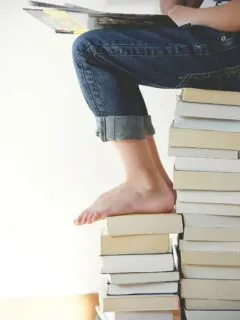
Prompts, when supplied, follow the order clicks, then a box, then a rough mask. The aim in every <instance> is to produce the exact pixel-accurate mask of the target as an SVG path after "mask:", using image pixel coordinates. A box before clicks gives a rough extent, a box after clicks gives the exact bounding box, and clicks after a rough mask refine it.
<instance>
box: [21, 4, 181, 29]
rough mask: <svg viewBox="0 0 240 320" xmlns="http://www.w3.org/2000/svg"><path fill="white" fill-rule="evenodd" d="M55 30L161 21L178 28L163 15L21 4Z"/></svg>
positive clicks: (137, 24)
mask: <svg viewBox="0 0 240 320" xmlns="http://www.w3.org/2000/svg"><path fill="white" fill-rule="evenodd" d="M23 10H24V11H25V12H27V13H28V14H30V15H32V16H33V17H35V18H36V19H38V20H39V21H41V22H42V23H44V24H45V25H47V26H48V27H50V28H52V29H53V30H55V32H56V33H64V34H82V33H84V32H86V31H87V30H92V29H102V28H113V27H118V28H119V27H147V26H154V25H163V26H165V27H169V28H178V26H177V25H176V23H175V22H174V21H173V20H172V19H171V18H170V17H169V16H167V15H160V14H135V13H132V14H126V13H116V12H104V11H100V10H92V9H91V8H85V7H82V6H79V5H76V4H71V3H66V4H63V5H57V4H54V3H47V2H42V1H30V6H29V7H27V8H23Z"/></svg>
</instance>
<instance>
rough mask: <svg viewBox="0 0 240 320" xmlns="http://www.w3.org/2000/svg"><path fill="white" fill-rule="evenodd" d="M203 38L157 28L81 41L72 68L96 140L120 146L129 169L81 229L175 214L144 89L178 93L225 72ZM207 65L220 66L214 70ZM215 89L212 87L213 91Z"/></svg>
mask: <svg viewBox="0 0 240 320" xmlns="http://www.w3.org/2000/svg"><path fill="white" fill-rule="evenodd" d="M203 31H204V32H205V33H206V32H207V31H206V30H205V29H203ZM208 31H209V30H208ZM208 36H209V39H207V37H206V39H205V40H208V41H209V43H211V41H212V40H213V36H214V37H215V36H216V34H215V33H214V34H211V35H208ZM199 38H201V39H200V40H199V39H198V37H196V39H195V38H194V36H193V33H192V32H189V30H185V29H181V28H179V29H176V30H175V29H165V28H161V27H156V28H150V29H114V30H98V31H92V32H89V33H87V34H85V35H84V36H82V37H80V38H78V40H77V41H76V42H75V45H74V50H73V53H74V63H75V67H76V70H77V75H78V78H79V82H80V85H81V87H82V91H83V94H84V96H85V98H86V101H87V103H88V104H89V106H90V108H91V109H92V111H93V112H94V113H95V115H96V117H97V128H98V129H97V135H98V136H99V137H100V138H101V139H102V140H103V141H114V144H115V146H116V147H117V149H118V151H119V153H120V155H121V157H122V160H123V163H124V165H125V170H126V182H125V183H124V184H122V185H121V186H119V187H117V188H115V189H113V190H112V191H110V192H108V193H107V194H105V195H103V196H101V197H100V198H99V199H98V200H97V201H96V202H95V203H94V205H93V206H91V207H90V208H89V209H87V210H86V211H85V212H84V213H83V214H82V215H81V216H80V217H79V218H78V219H77V221H76V222H77V223H79V224H82V223H90V222H93V221H95V220H97V219H101V218H103V217H106V216H110V215H116V214H122V213H125V214H126V213H133V212H146V211H147V212H164V211H171V209H172V207H173V200H172V199H173V193H172V190H171V188H169V187H168V188H166V185H167V184H169V185H170V186H171V182H170V181H169V179H168V177H167V175H166V173H165V170H164V169H163V167H162V164H161V162H160V159H159V156H158V154H157V151H156V148H155V145H154V142H153V140H152V138H147V136H152V135H153V134H154V129H153V127H152V124H151V119H150V117H149V116H148V113H147V110H146V106H145V103H144V101H143V98H142V96H141V93H140V90H139V88H138V85H139V84H145V85H150V86H161V87H171V88H174V87H180V86H181V84H183V83H184V81H182V80H184V78H185V77H186V75H188V74H191V73H200V74H201V73H204V72H206V71H212V70H215V69H216V68H217V67H219V66H220V64H221V63H222V60H219V59H217V56H214V55H213V54H211V55H210V52H209V51H207V49H206V44H204V45H203V46H201V45H199V41H202V38H204V34H203V33H201V34H200V35H199ZM219 39H220V37H219ZM200 43H201V42H200ZM220 47H221V46H220V43H219V42H218V43H217V45H216V46H215V45H212V43H211V45H210V48H211V49H213V48H214V50H216V49H215V48H217V49H218V50H219V48H220ZM224 49H225V48H224ZM222 50H223V48H222ZM209 60H210V61H211V62H215V65H214V64H213V63H212V64H211V68H212V70H210V67H209V66H210V64H209V63H208V64H207V63H206V62H209ZM224 61H225V60H224ZM198 78H199V77H198ZM216 83H218V84H219V83H221V79H220V80H219V81H218V82H216ZM216 83H215V84H214V82H211V86H212V89H214V88H216V87H214V86H217V85H216ZM205 85H209V82H206V81H202V83H201V87H202V88H204V86H205ZM150 150H152V152H150ZM154 159H155V160H154ZM159 172H161V174H159ZM166 190H167V191H166ZM156 193H157V196H156ZM119 199H120V201H119ZM121 199H122V200H121ZM155 199H161V203H159V201H157V200H156V201H155Z"/></svg>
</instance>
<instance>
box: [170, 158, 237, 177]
mask: <svg viewBox="0 0 240 320" xmlns="http://www.w3.org/2000/svg"><path fill="white" fill-rule="evenodd" d="M174 167H175V170H179V171H181V170H182V171H203V172H204V171H205V172H223V173H224V172H236V173H239V172H240V161H238V160H229V159H207V158H198V159H196V158H190V157H178V158H176V160H175V163H174Z"/></svg>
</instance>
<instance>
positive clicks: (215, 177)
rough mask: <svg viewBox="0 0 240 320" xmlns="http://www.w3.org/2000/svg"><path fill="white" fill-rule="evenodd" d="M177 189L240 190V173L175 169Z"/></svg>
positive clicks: (174, 182)
mask: <svg viewBox="0 0 240 320" xmlns="http://www.w3.org/2000/svg"><path fill="white" fill-rule="evenodd" d="M173 184H174V187H175V189H177V190H182V189H183V190H201V191H204V190H212V191H240V173H232V172H231V173H229V172H227V173H226V172H223V173H222V172H200V171H177V170H174V175H173Z"/></svg>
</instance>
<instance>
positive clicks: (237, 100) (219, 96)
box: [181, 88, 240, 106]
mask: <svg viewBox="0 0 240 320" xmlns="http://www.w3.org/2000/svg"><path fill="white" fill-rule="evenodd" d="M181 100H182V101H185V102H195V103H208V104H220V105H233V106H240V92H234V91H220V90H203V89H195V88H185V89H183V90H182V95H181Z"/></svg>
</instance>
